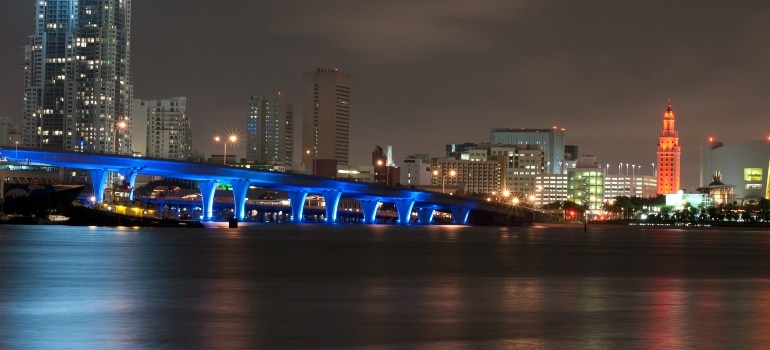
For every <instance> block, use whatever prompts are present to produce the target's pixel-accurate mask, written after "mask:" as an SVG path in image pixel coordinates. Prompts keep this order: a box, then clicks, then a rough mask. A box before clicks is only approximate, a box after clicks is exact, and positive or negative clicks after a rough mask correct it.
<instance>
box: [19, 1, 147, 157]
mask: <svg viewBox="0 0 770 350" xmlns="http://www.w3.org/2000/svg"><path fill="white" fill-rule="evenodd" d="M130 26H131V0H46V1H38V2H37V3H36V8H35V34H34V35H33V36H32V37H31V38H30V43H29V45H27V46H25V55H24V58H25V59H24V112H23V114H24V120H23V125H22V144H23V145H24V146H25V147H32V148H39V149H45V150H56V151H58V150H65V151H80V152H95V153H120V154H129V153H130V152H131V138H130V132H129V130H130V127H129V126H130V124H131V101H132V95H133V85H132V84H131V74H130V68H129V67H130V59H129V57H130V47H131V45H130V41H131V31H130Z"/></svg>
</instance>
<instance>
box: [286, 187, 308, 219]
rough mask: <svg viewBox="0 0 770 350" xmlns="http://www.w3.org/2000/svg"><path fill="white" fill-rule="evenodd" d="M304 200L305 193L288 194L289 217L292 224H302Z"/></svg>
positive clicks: (291, 192) (294, 192)
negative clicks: (289, 202)
mask: <svg viewBox="0 0 770 350" xmlns="http://www.w3.org/2000/svg"><path fill="white" fill-rule="evenodd" d="M305 199H307V191H290V192H289V200H290V201H291V216H292V221H293V222H302V212H303V211H304V209H305Z"/></svg>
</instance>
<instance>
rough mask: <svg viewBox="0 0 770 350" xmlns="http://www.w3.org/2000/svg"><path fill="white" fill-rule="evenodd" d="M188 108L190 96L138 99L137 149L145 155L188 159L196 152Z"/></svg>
mask: <svg viewBox="0 0 770 350" xmlns="http://www.w3.org/2000/svg"><path fill="white" fill-rule="evenodd" d="M186 110H187V98H186V97H172V98H167V99H136V100H134V104H133V123H132V124H131V137H132V138H131V145H132V147H133V149H134V151H135V152H136V153H140V154H141V155H143V156H145V157H152V158H163V159H176V160H187V159H188V158H189V157H190V156H191V155H192V131H191V129H190V119H189V118H187V113H186Z"/></svg>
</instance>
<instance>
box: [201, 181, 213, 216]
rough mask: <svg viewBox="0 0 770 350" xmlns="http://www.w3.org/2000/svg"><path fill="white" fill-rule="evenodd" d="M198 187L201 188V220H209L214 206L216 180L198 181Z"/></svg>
mask: <svg viewBox="0 0 770 350" xmlns="http://www.w3.org/2000/svg"><path fill="white" fill-rule="evenodd" d="M198 187H200V189H201V202H202V203H201V207H202V208H203V220H204V221H211V217H212V214H213V207H214V191H215V190H216V189H217V182H216V181H212V180H206V181H198Z"/></svg>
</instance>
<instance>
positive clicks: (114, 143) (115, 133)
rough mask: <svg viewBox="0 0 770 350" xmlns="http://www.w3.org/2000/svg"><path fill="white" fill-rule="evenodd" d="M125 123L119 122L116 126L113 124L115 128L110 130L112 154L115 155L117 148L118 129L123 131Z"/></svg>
mask: <svg viewBox="0 0 770 350" xmlns="http://www.w3.org/2000/svg"><path fill="white" fill-rule="evenodd" d="M125 127H126V122H124V121H122V120H121V121H120V122H118V123H117V124H115V127H114V128H113V129H112V130H113V132H112V153H113V154H117V153H118V148H117V141H118V129H125Z"/></svg>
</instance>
